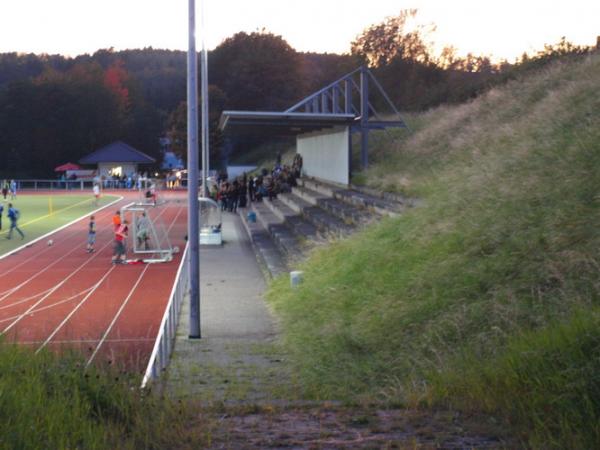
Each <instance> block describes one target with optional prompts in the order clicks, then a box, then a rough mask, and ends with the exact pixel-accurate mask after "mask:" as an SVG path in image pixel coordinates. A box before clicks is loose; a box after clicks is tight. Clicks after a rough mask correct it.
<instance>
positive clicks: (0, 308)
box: [0, 288, 52, 310]
mask: <svg viewBox="0 0 600 450" xmlns="http://www.w3.org/2000/svg"><path fill="white" fill-rule="evenodd" d="M50 289H52V288H49V289H46V290H45V291H42V292H38V293H37V294H35V295H31V296H29V297H26V298H23V299H21V300H17V301H16V302H14V303H11V304H10V305H4V306H0V310H2V309H6V308H10V307H11V306H15V305H19V304H21V303H25V302H28V301H29V300H33V299H34V298H37V297H39V296H40V295H44V294H45V293H46V292H48V291H49V290H50ZM3 293H4V292H3ZM3 293H2V294H3ZM2 294H0V295H2Z"/></svg>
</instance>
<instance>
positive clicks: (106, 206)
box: [0, 196, 125, 260]
mask: <svg viewBox="0 0 600 450" xmlns="http://www.w3.org/2000/svg"><path fill="white" fill-rule="evenodd" d="M124 198H125V197H123V196H119V198H117V199H116V200H115V201H113V202H111V203H109V204H107V205H104V206H102V207H101V208H98V209H95V210H93V211H91V212H89V213H86V214H84V215H83V216H80V217H78V218H77V219H75V220H72V221H71V222H69V223H67V224H65V225H63V226H61V227H58V228H56V229H55V230H52V231H50V232H48V233H46V234H44V235H43V236H40V237H38V238H36V239H34V240H32V241H29V242H27V243H26V244H23V245H21V246H20V247H17V248H15V249H14V250H11V251H9V252H8V253H5V254H4V255H1V256H0V260H2V259H4V258H6V257H8V256H10V255H12V254H13V253H16V252H19V251H21V250H23V249H24V248H27V247H28V246H30V245H33V244H35V243H36V242H39V241H41V240H42V239H46V238H47V237H48V236H51V235H53V234H54V233H58V232H59V231H61V230H64V229H65V228H67V227H70V226H71V225H73V224H74V223H77V222H79V221H80V220H81V219H83V218H85V217H88V216H90V215H92V214H96V213H97V212H98V211H102V210H103V209H106V208H108V207H110V206H112V205H114V204H115V203H118V202H120V201H121V200H123V199H124ZM73 206H74V205H73ZM61 211H62V210H61Z"/></svg>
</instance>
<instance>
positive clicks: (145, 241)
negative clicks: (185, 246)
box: [121, 204, 177, 263]
mask: <svg viewBox="0 0 600 450" xmlns="http://www.w3.org/2000/svg"><path fill="white" fill-rule="evenodd" d="M152 206H154V205H152ZM152 206H147V205H139V204H132V205H127V206H124V207H123V208H121V220H127V222H128V227H129V236H128V238H127V241H128V242H127V249H128V253H129V255H131V258H130V259H128V260H127V262H130V263H131V262H145V263H160V262H168V261H171V260H172V259H173V253H175V252H176V251H177V248H176V247H175V248H174V247H173V246H172V245H171V241H170V240H169V233H168V229H167V226H166V224H165V223H164V221H163V220H162V217H161V215H160V208H154V207H152Z"/></svg>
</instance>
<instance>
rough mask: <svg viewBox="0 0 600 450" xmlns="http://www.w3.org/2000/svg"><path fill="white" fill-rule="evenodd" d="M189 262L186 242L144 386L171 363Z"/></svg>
mask: <svg viewBox="0 0 600 450" xmlns="http://www.w3.org/2000/svg"><path fill="white" fill-rule="evenodd" d="M188 278H189V263H188V246H187V244H186V246H185V250H184V252H183V256H182V257H181V263H180V264H179V269H178V270H177V275H176V276H175V283H173V289H172V290H171V296H170V298H169V303H168V304H167V307H166V309H165V314H164V315H163V318H162V322H161V323H160V328H159V331H158V336H156V341H155V342H154V348H153V349H152V354H151V355H150V361H149V362H148V367H147V368H146V372H145V374H144V378H143V379H142V388H144V387H146V386H147V385H148V383H150V382H151V381H152V380H156V379H157V378H158V377H160V374H161V373H162V371H163V370H164V369H165V368H166V367H167V365H168V364H169V358H170V356H171V352H172V351H173V346H174V344H175V337H176V335H177V322H178V320H179V312H180V311H181V306H182V304H183V299H184V297H185V296H186V294H187V292H188V289H189V287H188V286H189V284H188V281H189V280H188Z"/></svg>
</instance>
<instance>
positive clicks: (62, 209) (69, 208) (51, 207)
mask: <svg viewBox="0 0 600 450" xmlns="http://www.w3.org/2000/svg"><path fill="white" fill-rule="evenodd" d="M117 199H118V197H117V196H114V195H104V196H102V198H101V199H100V201H99V205H98V206H96V205H95V204H94V199H93V197H92V196H91V195H90V194H86V195H69V194H61V195H39V194H19V196H18V198H16V199H15V200H6V201H4V200H1V199H0V202H1V204H2V205H3V206H4V211H3V213H2V230H0V256H2V255H4V254H5V253H6V252H8V251H10V250H13V249H15V248H17V247H20V246H21V245H23V244H26V243H27V242H31V241H32V240H34V239H36V238H38V237H40V236H43V235H45V234H46V233H48V232H50V231H52V230H55V229H57V228H59V227H61V226H63V225H65V224H67V223H69V222H72V221H73V220H75V219H78V218H80V217H83V216H86V215H87V214H90V213H91V212H92V211H94V210H96V209H98V208H101V207H102V206H105V205H107V204H109V203H111V202H113V201H115V200H117ZM9 202H10V203H12V204H13V205H14V206H15V207H16V208H17V209H18V210H19V213H20V217H19V222H18V225H19V228H20V229H21V230H22V231H23V233H25V239H21V236H20V235H19V233H17V232H16V231H14V232H13V236H12V239H10V240H8V239H6V238H7V235H8V230H9V228H10V220H9V219H8V217H7V214H8V203H9Z"/></svg>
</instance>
